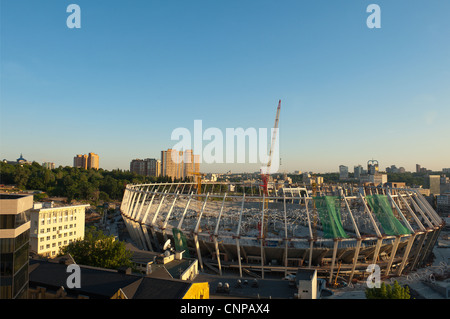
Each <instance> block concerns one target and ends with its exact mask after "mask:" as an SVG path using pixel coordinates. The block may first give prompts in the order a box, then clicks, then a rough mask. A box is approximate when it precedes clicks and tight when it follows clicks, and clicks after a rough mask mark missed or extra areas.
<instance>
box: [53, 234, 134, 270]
mask: <svg viewBox="0 0 450 319" xmlns="http://www.w3.org/2000/svg"><path fill="white" fill-rule="evenodd" d="M60 254H62V255H65V254H70V255H71V256H72V257H73V258H74V259H75V261H76V262H77V263H78V264H81V265H87V266H94V267H103V268H109V269H118V268H120V267H131V266H132V262H131V256H132V253H131V251H129V250H127V249H126V248H125V244H124V243H123V242H120V241H117V240H115V238H114V236H106V235H105V234H104V233H103V232H102V231H101V230H100V231H99V230H96V229H95V227H90V228H88V229H87V231H86V235H85V237H84V239H83V240H81V239H80V240H76V241H73V242H72V243H70V244H69V245H68V246H65V247H63V248H62V249H61V252H60Z"/></svg>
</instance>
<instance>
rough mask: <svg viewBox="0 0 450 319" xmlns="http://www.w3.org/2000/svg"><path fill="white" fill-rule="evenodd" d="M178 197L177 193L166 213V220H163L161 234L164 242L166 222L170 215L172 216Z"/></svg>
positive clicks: (165, 238) (165, 239)
mask: <svg viewBox="0 0 450 319" xmlns="http://www.w3.org/2000/svg"><path fill="white" fill-rule="evenodd" d="M178 195H179V192H177V193H176V195H175V197H174V199H173V202H172V205H171V206H170V209H169V212H168V213H167V216H166V219H165V220H164V224H163V226H162V233H163V236H164V241H167V234H166V227H167V222H168V221H169V218H170V215H172V210H173V206H174V205H175V202H176V201H177V199H178Z"/></svg>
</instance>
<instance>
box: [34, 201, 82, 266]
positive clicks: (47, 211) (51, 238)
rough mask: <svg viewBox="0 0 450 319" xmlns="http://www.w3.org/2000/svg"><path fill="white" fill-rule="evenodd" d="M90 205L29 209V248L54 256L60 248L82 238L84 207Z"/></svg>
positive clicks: (40, 253) (37, 252)
mask: <svg viewBox="0 0 450 319" xmlns="http://www.w3.org/2000/svg"><path fill="white" fill-rule="evenodd" d="M89 206H90V205H74V206H61V207H43V206H40V205H39V204H37V205H36V206H35V207H36V209H33V210H32V211H31V216H30V218H31V231H30V250H31V252H33V253H35V254H38V255H42V256H46V257H50V258H54V257H56V256H57V255H58V253H59V251H60V249H61V248H62V247H64V246H67V245H68V244H70V243H71V242H72V241H74V240H76V239H84V228H85V209H86V207H89Z"/></svg>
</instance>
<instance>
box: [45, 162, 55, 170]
mask: <svg viewBox="0 0 450 319" xmlns="http://www.w3.org/2000/svg"><path fill="white" fill-rule="evenodd" d="M42 167H45V168H47V169H55V163H52V162H44V163H42Z"/></svg>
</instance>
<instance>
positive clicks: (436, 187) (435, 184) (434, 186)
mask: <svg viewBox="0 0 450 319" xmlns="http://www.w3.org/2000/svg"><path fill="white" fill-rule="evenodd" d="M429 180H430V193H431V194H433V195H438V194H440V192H441V176H439V175H430V176H429Z"/></svg>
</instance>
